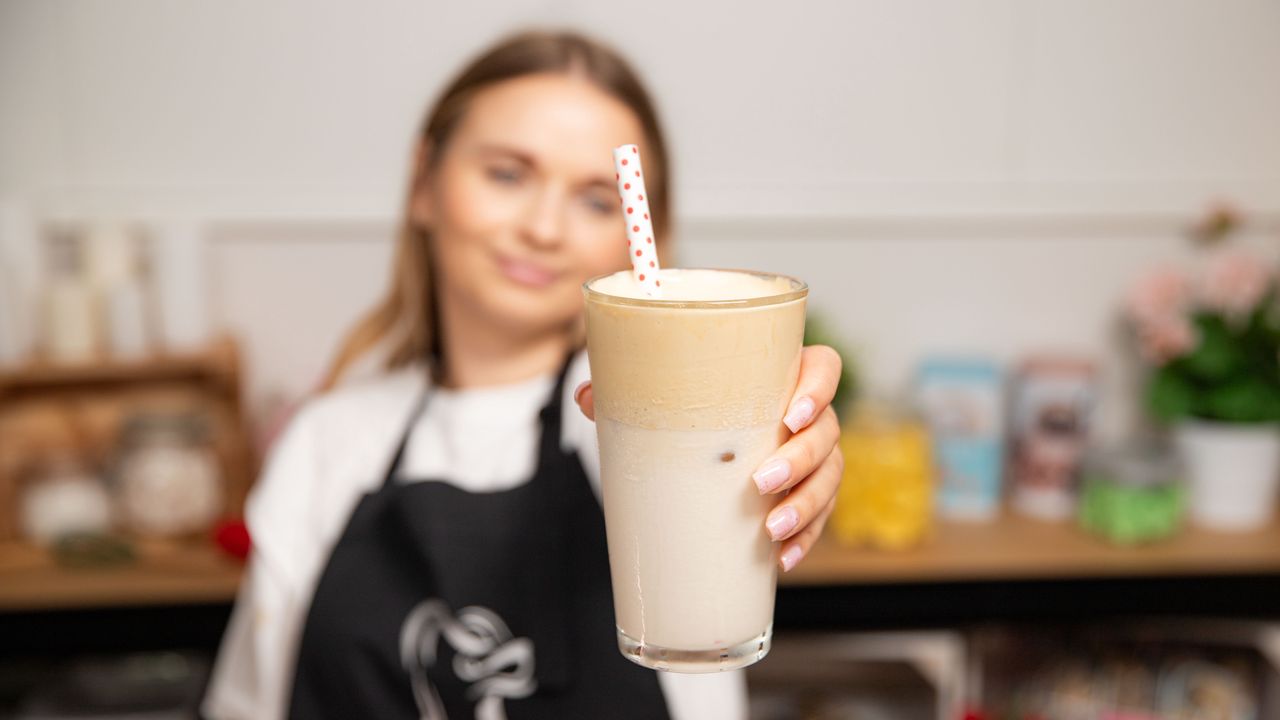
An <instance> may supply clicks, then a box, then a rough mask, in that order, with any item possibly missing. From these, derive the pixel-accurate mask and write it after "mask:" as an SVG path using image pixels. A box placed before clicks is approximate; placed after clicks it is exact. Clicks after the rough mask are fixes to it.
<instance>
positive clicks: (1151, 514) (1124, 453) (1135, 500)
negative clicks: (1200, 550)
mask: <svg viewBox="0 0 1280 720" xmlns="http://www.w3.org/2000/svg"><path fill="white" fill-rule="evenodd" d="M1183 479H1184V469H1183V464H1182V462H1181V460H1180V458H1179V457H1178V455H1177V454H1176V453H1175V452H1174V451H1173V450H1172V449H1171V448H1169V447H1167V446H1164V445H1161V444H1152V443H1134V444H1128V445H1122V446H1117V447H1111V448H1102V449H1098V450H1095V451H1092V452H1090V453H1089V454H1088V455H1086V457H1085V461H1084V469H1083V488H1082V495H1081V499H1080V512H1079V521H1080V525H1081V527H1083V528H1084V529H1085V530H1088V531H1090V532H1092V533H1094V534H1097V535H1100V536H1102V537H1104V538H1106V539H1108V540H1110V541H1111V542H1114V543H1117V544H1121V545H1132V544H1137V543H1144V542H1151V541H1155V540H1160V539H1162V538H1166V537H1169V536H1171V535H1173V534H1175V533H1176V532H1177V531H1178V528H1179V527H1180V525H1181V521H1182V516H1183V510H1184V508H1185V506H1186V492H1185V489H1184V487H1183Z"/></svg>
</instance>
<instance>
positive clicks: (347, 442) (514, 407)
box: [202, 353, 747, 720]
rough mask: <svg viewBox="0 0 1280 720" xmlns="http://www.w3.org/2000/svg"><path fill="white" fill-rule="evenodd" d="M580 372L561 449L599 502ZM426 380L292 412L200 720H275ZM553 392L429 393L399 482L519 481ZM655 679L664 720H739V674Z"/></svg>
mask: <svg viewBox="0 0 1280 720" xmlns="http://www.w3.org/2000/svg"><path fill="white" fill-rule="evenodd" d="M589 374H590V373H589V368H588V365H587V361H586V354H585V353H579V354H578V355H577V356H575V357H574V359H573V362H572V363H571V365H570V367H569V375H568V377H567V378H566V379H565V387H564V398H563V403H564V418H563V422H562V423H561V446H562V447H563V448H564V449H566V450H575V451H577V453H578V456H579V458H580V459H581V461H582V465H583V468H584V469H585V471H586V474H587V477H588V478H589V479H590V481H591V484H592V489H593V490H595V491H596V496H597V497H599V488H600V456H599V450H598V448H597V446H596V435H595V426H594V425H593V424H592V423H591V421H590V420H588V419H587V418H586V417H585V416H583V415H582V413H581V412H580V411H579V410H578V409H577V405H576V404H574V402H573V391H574V389H575V388H576V387H577V386H578V384H579V383H581V382H582V381H583V380H586V379H587V378H588V377H589ZM426 379H427V373H426V371H425V368H424V367H423V366H414V367H410V368H406V369H403V370H398V371H395V372H392V373H388V374H385V375H382V376H380V377H378V378H375V379H372V380H369V381H364V382H361V383H359V384H355V385H351V386H347V387H343V388H340V389H339V390H337V391H334V392H332V393H329V394H327V395H324V396H321V397H319V398H317V399H315V400H313V401H311V402H309V403H307V404H306V405H305V406H304V407H303V408H302V409H301V410H300V411H299V412H298V414H297V416H295V417H294V419H293V420H292V422H291V423H290V425H289V427H288V429H287V430H286V431H285V433H284V435H283V436H282V437H281V438H280V440H279V441H278V442H277V443H276V445H275V447H274V448H273V449H272V452H271V454H270V457H269V458H268V461H267V465H266V469H265V471H264V473H263V476H262V478H261V479H260V480H259V482H258V483H257V484H256V485H255V487H254V489H253V492H252V493H251V494H250V496H249V500H248V503H247V505H246V508H245V520H246V522H247V524H248V526H249V532H250V534H251V535H252V537H253V554H252V556H251V557H250V560H249V565H248V568H247V571H246V573H245V579H244V582H243V585H242V586H241V588H240V594H239V598H238V599H237V601H236V606H235V610H234V612H233V613H232V616H231V622H230V624H229V626H228V628H227V632H226V635H225V636H224V638H223V641H222V649H221V651H220V652H219V654H218V661H217V664H216V665H215V667H214V672H213V678H212V680H211V681H210V686H209V692H208V695H207V696H206V697H205V702H204V706H203V708H202V709H203V711H204V713H205V714H206V715H207V716H208V717H209V718H211V719H212V720H250V719H251V720H273V719H275V718H283V717H285V715H286V714H287V712H288V702H289V693H290V691H291V690H292V687H293V675H294V663H295V661H296V656H297V651H298V643H299V641H300V640H301V636H302V626H303V623H304V622H305V620H306V614H307V610H308V608H309V605H310V602H311V596H312V594H313V593H314V592H315V588H316V585H317V583H318V582H319V580H320V574H321V572H322V571H323V570H324V567H325V565H326V563H327V561H328V558H329V554H330V551H331V550H332V548H333V546H334V545H335V544H336V543H337V542H338V538H339V536H341V534H342V531H343V530H344V529H345V527H346V524H347V519H348V517H349V516H350V514H351V512H352V511H353V510H354V509H355V506H356V503H357V502H358V501H359V500H360V498H361V496H362V495H364V494H365V493H367V492H370V491H373V490H375V489H376V488H377V486H378V484H379V483H380V482H381V481H382V476H383V474H384V473H385V471H386V469H387V465H388V463H389V462H390V460H391V454H392V453H393V452H394V450H395V444H396V442H397V441H398V440H399V438H400V433H401V431H403V429H404V424H405V423H406V422H407V421H408V414H409V413H410V412H411V411H412V409H413V404H414V401H415V400H416V399H417V398H418V397H419V396H420V394H421V393H422V391H423V386H424V383H425V382H426ZM554 382H555V378H554V376H553V375H545V376H542V377H539V378H535V379H533V380H529V381H526V382H521V383H516V384H513V385H504V386H499V387H488V388H479V389H470V390H449V389H445V388H437V389H435V390H434V391H433V392H432V396H431V401H430V402H429V403H428V404H427V407H426V409H425V411H424V412H423V413H422V415H421V416H420V417H419V418H417V420H416V421H415V422H414V425H413V429H412V431H411V433H410V435H409V441H408V443H407V445H406V447H405V455H404V458H403V464H402V467H401V471H400V475H401V477H402V479H404V480H406V481H412V480H415V479H421V478H446V479H447V482H450V483H452V484H454V485H456V486H457V487H459V488H462V489H464V490H468V491H471V492H485V491H496V490H506V489H510V488H512V487H515V486H517V485H519V484H520V483H523V482H526V481H527V480H528V479H529V477H531V476H532V474H533V469H534V464H535V462H536V459H537V451H538V435H539V430H540V427H539V423H538V411H539V410H541V408H542V406H543V405H545V404H546V401H547V396H548V394H550V392H551V389H552V387H553V385H554ZM658 680H659V685H660V687H661V688H662V691H663V695H664V697H665V698H666V701H667V707H668V709H669V710H670V712H671V717H672V718H673V720H716V719H719V718H725V719H727V720H736V719H741V718H745V717H746V714H747V713H746V684H745V680H744V678H743V674H742V672H741V671H734V672H728V673H718V674H708V675H680V674H674V673H665V672H664V673H658ZM406 691H408V688H406Z"/></svg>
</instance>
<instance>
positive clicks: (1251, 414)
mask: <svg viewBox="0 0 1280 720" xmlns="http://www.w3.org/2000/svg"><path fill="white" fill-rule="evenodd" d="M1203 400H1204V403H1203V409H1204V411H1205V414H1207V415H1209V416H1211V417H1212V418H1213V419H1215V420H1224V421H1226V422H1241V423H1248V422H1271V421H1275V420H1280V387H1277V386H1276V384H1275V383H1274V382H1266V381H1265V380H1263V379H1261V378H1256V377H1243V378H1238V379H1235V380H1232V381H1231V382H1228V383H1225V384H1223V385H1221V386H1218V387H1215V388H1211V389H1209V390H1208V391H1206V392H1205V393H1204V398H1203Z"/></svg>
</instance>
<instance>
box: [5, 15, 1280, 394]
mask: <svg viewBox="0 0 1280 720" xmlns="http://www.w3.org/2000/svg"><path fill="white" fill-rule="evenodd" d="M744 5H745V4H744V3H738V2H721V1H719V0H717V1H714V2H701V3H690V2H674V1H672V0H654V1H650V2H645V3H642V4H638V5H636V6H635V7H634V10H630V9H628V8H627V7H626V6H622V5H618V4H616V3H593V2H588V1H587V0H564V1H560V2H555V1H552V0H519V1H515V2H505V3H449V4H444V3H427V2H411V1H409V0H394V1H385V2H377V3H362V4H358V5H356V4H350V3H340V2H302V1H295V2H275V3H259V2H250V1H248V0H236V1H224V2H218V3H172V2H168V1H166V0H116V1H115V2H110V3H105V2H104V3H98V2H92V1H91V0H57V1H48V0H8V1H7V2H5V3H3V4H0V200H4V201H6V202H8V203H9V204H11V205H12V204H17V205H18V206H20V207H23V208H27V209H29V211H30V212H31V213H32V214H33V215H34V216H35V217H36V218H38V219H39V218H46V217H65V216H71V217H82V216H83V217H93V216H103V215H108V216H110V215H114V216H120V215H125V216H140V217H144V218H145V217H149V216H155V215H172V214H182V215H186V216H190V217H194V218H197V219H198V220H199V221H200V222H203V223H205V224H206V225H207V227H208V236H209V237H210V239H211V243H212V255H211V258H212V260H213V261H212V262H211V265H210V272H211V273H212V274H213V275H214V276H215V277H213V278H212V280H211V284H210V286H211V288H213V289H214V297H213V303H214V304H213V312H214V314H215V316H216V317H215V321H216V322H217V323H219V324H221V325H224V326H226V327H229V328H231V329H233V330H235V331H237V332H239V333H240V334H241V335H243V336H244V337H246V338H247V340H248V342H249V353H250V357H251V361H252V362H253V371H254V373H255V375H254V377H255V379H256V380H257V382H258V384H257V385H256V386H255V392H256V393H263V392H266V391H267V389H269V388H270V387H274V386H278V387H280V388H283V389H285V390H286V391H290V392H292V391H296V390H298V389H299V388H301V387H303V386H304V384H305V382H307V381H309V380H310V379H312V378H313V377H314V376H315V374H316V373H318V372H319V367H320V366H321V365H322V364H323V358H324V357H325V355H326V354H327V352H328V351H329V350H330V348H331V345H332V342H333V339H334V337H335V335H336V333H337V332H338V328H339V327H341V326H342V325H344V324H345V323H346V322H347V321H348V320H349V319H350V317H351V316H352V315H353V314H354V313H355V312H356V311H357V308H360V307H363V305H364V304H365V303H366V302H368V301H369V300H371V299H372V297H373V296H374V295H375V294H376V293H377V290H378V288H379V287H380V286H381V283H382V281H383V274H384V272H385V266H386V262H387V257H388V244H387V228H388V227H389V226H390V224H391V219H392V218H393V216H394V214H395V212H396V210H397V206H398V204H399V200H400V196H401V193H402V188H401V184H402V181H403V176H404V170H405V165H406V153H407V149H408V139H409V136H410V134H411V132H412V128H413V126H414V125H415V123H416V122H417V120H418V117H419V115H420V114H421V112H422V110H423V108H424V107H425V105H426V103H427V101H428V100H429V99H430V97H431V96H432V94H433V92H434V91H435V90H436V89H438V87H439V86H440V84H441V83H442V82H444V80H445V78H446V76H447V74H448V73H449V72H451V71H453V70H454V69H456V67H457V66H458V64H459V63H460V62H461V61H462V60H463V59H464V58H465V57H466V56H467V55H468V54H469V53H470V52H473V51H475V50H476V49H478V48H479V47H480V46H481V45H483V43H484V42H486V41H488V40H489V39H492V38H493V37H495V36H496V35H498V34H500V33H501V32H503V31H505V30H507V29H510V28H513V27H518V26H522V25H525V24H529V23H533V24H569V25H574V26H578V27H581V28H585V29H587V30H589V31H591V32H593V33H596V34H599V35H601V36H603V37H605V38H607V39H609V40H612V41H614V42H615V43H616V44H618V45H619V46H620V47H621V49H622V50H624V52H626V53H627V54H628V55H629V56H631V57H632V58H633V59H634V60H635V62H636V64H637V65H638V66H639V67H640V68H641V69H642V71H643V72H644V74H645V75H646V76H647V78H648V80H649V82H650V84H651V86H652V87H653V88H654V90H655V93H656V94H657V96H658V98H659V100H660V104H661V108H662V110H663V111H664V115H665V119H666V121H667V124H668V126H669V128H670V131H671V134H672V138H673V143H674V147H675V151H676V157H677V173H678V174H677V180H678V183H679V185H678V192H679V209H680V211H681V216H682V222H681V228H682V230H681V238H680V239H681V241H682V248H683V251H684V255H685V258H686V261H687V262H689V263H691V264H710V263H720V264H735V265H756V266H761V267H775V268H780V269H784V270H789V271H791V272H794V273H796V274H798V275H801V276H804V277H806V278H808V279H809V280H810V281H811V284H812V285H813V287H814V296H813V297H814V302H815V304H816V305H818V306H819V307H821V308H822V309H824V310H826V311H827V312H828V313H829V314H832V315H835V316H837V317H838V319H839V320H838V322H839V325H840V327H841V329H842V330H844V331H845V332H846V333H847V334H848V335H849V336H850V338H851V339H852V340H853V341H855V342H856V344H857V345H858V346H860V347H862V348H863V349H864V362H865V364H866V370H867V372H868V373H869V374H870V376H871V377H872V379H873V380H874V381H875V382H876V383H877V384H880V385H884V386H889V385H893V384H896V383H898V382H899V381H901V380H902V378H904V377H905V376H906V372H907V369H908V368H909V367H910V366H911V364H912V363H914V361H915V360H916V359H917V358H918V356H919V354H920V353H921V352H925V351H930V350H947V349H981V350H986V351H988V352H992V353H994V354H996V355H997V356H999V357H1002V358H1006V359H1011V358H1013V357H1016V356H1017V355H1018V354H1020V353H1023V352H1026V351H1028V350H1031V349H1035V348H1042V347H1053V348H1068V349H1080V350H1084V351H1087V352H1094V353H1106V354H1107V355H1106V356H1107V357H1108V358H1110V365H1111V366H1112V367H1116V366H1117V365H1116V362H1115V350H1114V348H1115V344H1114V343H1112V342H1110V340H1109V336H1108V332H1109V328H1110V325H1111V322H1112V314H1111V309H1112V306H1113V303H1114V300H1115V298H1116V297H1117V296H1118V294H1119V293H1120V292H1121V289H1122V286H1123V284H1124V283H1125V281H1126V280H1127V279H1128V278H1130V277H1131V276H1132V274H1133V273H1134V272H1136V271H1137V270H1138V269H1139V268H1141V267H1143V266H1145V265H1146V264H1147V263H1148V262H1150V261H1152V260H1154V259H1157V258H1159V257H1174V256H1177V255H1178V254H1180V253H1184V252H1185V249H1184V247H1183V244H1182V243H1181V241H1180V235H1181V233H1182V231H1183V230H1184V228H1185V226H1186V225H1187V224H1188V223H1190V222H1191V221H1192V219H1193V218H1194V217H1195V216H1196V215H1197V213H1199V212H1200V211H1201V209H1202V208H1203V207H1204V206H1205V204H1206V203H1207V202H1209V201H1210V200H1211V199H1212V198H1215V197H1226V198H1230V199H1232V200H1233V201H1235V202H1236V203H1237V204H1239V205H1240V206H1241V207H1242V208H1243V209H1244V210H1245V211H1246V212H1248V213H1250V214H1251V217H1252V218H1253V219H1254V225H1253V228H1252V229H1253V234H1254V235H1255V240H1257V241H1259V242H1261V241H1262V240H1263V239H1264V238H1270V240H1269V241H1270V242H1271V243H1272V244H1274V241H1275V239H1276V236H1277V233H1280V220H1278V218H1280V81H1277V77H1280V3H1278V2H1276V1H1275V0H1223V1H1221V2H1213V3H1209V2H1203V1H1201V0H1125V1H1124V2H1114V1H1109V0H1072V1H1068V0H1058V1H1051V0H967V1H964V2H945V1H943V0H935V1H933V2H925V1H923V0H916V1H910V0H905V1H904V0H858V1H852V2H835V1H832V2H825V3H817V2H808V3H792V4H790V6H788V7H783V6H782V4H780V3H771V4H764V3H760V4H756V5H754V6H752V7H750V8H748V7H744ZM327 220H333V221H339V226H340V227H341V228H342V229H341V230H340V231H336V232H330V233H327V234H326V233H319V234H317V232H316V228H317V223H323V222H324V221H327ZM303 263H305V264H303ZM353 269H354V271H353ZM268 286H270V287H273V288H276V289H279V288H287V289H288V290H289V291H290V292H289V293H288V297H290V298H291V300H290V302H289V303H287V304H282V306H281V307H279V308H274V309H273V312H270V313H263V312H261V308H260V307H259V306H258V303H256V302H255V301H254V298H255V297H257V293H259V292H264V291H265V289H266V288H267V287H268ZM219 288H220V289H221V290H219ZM317 308H319V309H321V310H322V312H317ZM282 338H290V340H289V341H288V342H284V341H283V340H282ZM1116 387H1117V390H1116V396H1117V397H1121V396H1123V395H1124V393H1123V390H1122V388H1123V383H1120V384H1118V385H1117V386H1116ZM1120 415H1123V413H1121V412H1119V411H1117V417H1119V416H1120Z"/></svg>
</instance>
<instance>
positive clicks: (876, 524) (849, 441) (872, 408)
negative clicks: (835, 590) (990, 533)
mask: <svg viewBox="0 0 1280 720" xmlns="http://www.w3.org/2000/svg"><path fill="white" fill-rule="evenodd" d="M840 450H841V452H843V453H844V459H845V464H844V478H843V480H842V482H841V484H840V489H839V491H838V495H837V496H836V508H835V511H834V513H833V514H832V517H831V527H832V532H833V533H834V534H835V536H836V538H837V539H838V540H839V541H840V542H842V543H845V544H850V545H853V544H867V545H871V546H874V547H879V548H884V549H891V550H896V549H905V548H908V547H911V546H913V545H916V544H918V543H919V542H920V541H921V540H923V539H924V538H925V536H926V535H927V534H928V531H929V529H930V527H931V525H932V517H933V479H932V478H933V463H932V455H931V452H930V446H929V434H928V431H927V430H926V428H925V425H924V423H923V422H921V420H920V419H919V418H917V417H916V416H915V415H913V414H912V413H910V412H909V411H908V410H907V409H906V408H905V407H904V406H902V405H899V404H894V403H890V402H885V401H864V402H862V403H860V404H859V405H858V406H857V407H856V408H855V411H854V414H853V417H852V419H851V420H850V421H849V422H848V423H847V424H846V428H845V430H844V432H843V433H842V434H841V438H840Z"/></svg>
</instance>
